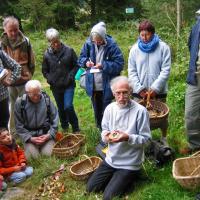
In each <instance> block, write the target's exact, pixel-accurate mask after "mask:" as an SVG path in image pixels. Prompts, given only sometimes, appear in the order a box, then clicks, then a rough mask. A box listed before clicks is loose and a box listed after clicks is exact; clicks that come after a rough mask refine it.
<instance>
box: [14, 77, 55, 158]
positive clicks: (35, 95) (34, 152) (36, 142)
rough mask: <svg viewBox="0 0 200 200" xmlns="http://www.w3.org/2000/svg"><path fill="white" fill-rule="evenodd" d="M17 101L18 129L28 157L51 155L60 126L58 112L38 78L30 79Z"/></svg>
mask: <svg viewBox="0 0 200 200" xmlns="http://www.w3.org/2000/svg"><path fill="white" fill-rule="evenodd" d="M25 92H26V94H24V95H23V96H22V97H20V98H18V99H17V101H16V103H15V112H14V113H15V124H16V131H17V134H18V135H19V137H20V138H21V140H22V142H23V143H24V149H25V154H26V156H27V158H30V157H33V158H36V157H38V156H39V154H43V155H47V156H50V155H51V152H52V148H53V146H54V143H55V142H54V138H55V134H56V132H57V128H58V112H57V109H56V107H55V106H54V104H53V103H52V102H51V100H50V98H49V96H48V95H47V94H46V93H42V91H41V83H40V82H39V81H38V80H30V81H28V82H27V83H26V85H25Z"/></svg>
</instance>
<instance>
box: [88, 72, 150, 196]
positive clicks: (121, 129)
mask: <svg viewBox="0 0 200 200" xmlns="http://www.w3.org/2000/svg"><path fill="white" fill-rule="evenodd" d="M111 89H112V92H113V95H114V97H115V100H116V102H113V103H111V104H109V105H108V106H107V107H106V109H105V111H104V115H103V119H102V133H101V136H102V140H103V141H104V142H105V143H108V151H107V153H106V158H105V161H103V162H102V164H101V165H100V167H99V168H98V169H97V170H96V171H95V172H94V173H93V174H92V176H91V177H90V179H89V181H88V183H87V191H88V192H92V191H94V192H98V191H102V190H103V191H104V194H103V199H104V200H110V199H112V198H113V197H114V196H120V195H123V194H124V193H125V192H127V190H128V189H130V188H131V186H132V185H133V183H134V182H135V181H136V178H137V177H138V175H139V172H140V168H141V165H142V162H143V160H144V145H145V144H146V143H148V141H149V140H150V139H151V133H150V128H149V115H148V112H147V110H146V108H144V107H143V106H141V105H140V104H138V103H137V102H135V101H133V100H131V99H130V96H131V93H132V88H131V86H130V84H129V82H128V79H127V78H126V77H124V76H119V77H116V78H114V79H113V80H112V81H111Z"/></svg>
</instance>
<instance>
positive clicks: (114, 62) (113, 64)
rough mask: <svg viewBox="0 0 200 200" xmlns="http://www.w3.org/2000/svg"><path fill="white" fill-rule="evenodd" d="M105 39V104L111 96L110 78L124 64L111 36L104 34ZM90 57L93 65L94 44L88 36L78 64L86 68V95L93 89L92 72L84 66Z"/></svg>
mask: <svg viewBox="0 0 200 200" xmlns="http://www.w3.org/2000/svg"><path fill="white" fill-rule="evenodd" d="M105 40H106V45H105V48H104V55H103V62H102V78H103V103H104V105H107V102H111V101H112V98H113V95H112V92H111V89H110V80H111V79H113V78H114V77H116V76H119V75H120V72H121V71H122V70H123V66H124V58H123V54H122V52H121V50H120V48H119V47H118V45H117V43H116V42H115V41H114V39H113V38H112V37H111V36H109V35H106V38H105ZM90 59H91V60H92V61H93V62H94V65H96V63H95V61H96V54H95V45H94V44H93V42H92V41H91V38H88V39H87V41H86V43H85V44H84V46H83V48H82V50H81V54H80V57H79V59H78V64H79V66H80V67H84V68H86V72H87V73H86V92H87V94H88V96H90V97H92V96H93V91H94V74H92V73H89V72H90V68H87V67H86V62H87V61H89V60H90Z"/></svg>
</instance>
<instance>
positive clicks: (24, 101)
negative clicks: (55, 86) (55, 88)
mask: <svg viewBox="0 0 200 200" xmlns="http://www.w3.org/2000/svg"><path fill="white" fill-rule="evenodd" d="M42 95H43V96H44V100H45V103H46V107H47V117H48V123H49V124H50V123H51V122H52V120H51V107H50V97H49V95H48V94H47V93H46V92H44V91H42ZM26 103H27V94H23V96H22V99H21V117H22V119H24V121H25V122H26V125H27V124H28V123H27V121H26V119H27V113H26V110H25V105H26Z"/></svg>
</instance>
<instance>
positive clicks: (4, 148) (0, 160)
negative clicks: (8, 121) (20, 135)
mask: <svg viewBox="0 0 200 200" xmlns="http://www.w3.org/2000/svg"><path fill="white" fill-rule="evenodd" d="M21 163H26V158H25V154H24V151H23V150H22V149H21V148H20V147H19V145H17V144H16V142H15V141H14V140H13V143H12V144H11V145H3V144H0V174H1V175H3V176H9V175H10V174H12V173H13V172H15V170H14V167H15V166H17V165H21Z"/></svg>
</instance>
